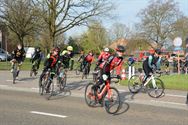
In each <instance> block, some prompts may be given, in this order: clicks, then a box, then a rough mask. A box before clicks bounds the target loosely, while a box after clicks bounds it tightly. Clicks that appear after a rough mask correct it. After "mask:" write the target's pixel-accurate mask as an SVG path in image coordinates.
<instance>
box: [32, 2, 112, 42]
mask: <svg viewBox="0 0 188 125" xmlns="http://www.w3.org/2000/svg"><path fill="white" fill-rule="evenodd" d="M33 3H35V5H37V6H40V7H41V8H42V9H43V12H44V13H43V14H42V16H43V18H44V20H45V22H46V23H47V25H48V29H49V33H50V34H49V35H50V40H51V41H52V43H53V46H54V44H55V40H56V39H55V38H56V37H57V36H58V35H60V34H62V33H65V32H66V31H67V30H69V29H71V28H73V27H75V26H79V25H83V24H87V20H88V19H91V18H92V17H96V16H98V17H99V16H102V15H103V17H104V16H106V15H108V14H109V13H110V11H111V9H112V7H113V6H112V3H111V2H110V0H42V1H41V0H33Z"/></svg>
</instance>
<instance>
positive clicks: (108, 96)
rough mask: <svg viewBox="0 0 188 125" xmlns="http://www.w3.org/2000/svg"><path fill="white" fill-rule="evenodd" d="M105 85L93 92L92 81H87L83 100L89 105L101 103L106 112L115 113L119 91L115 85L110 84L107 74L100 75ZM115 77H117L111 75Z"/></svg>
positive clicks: (118, 104)
mask: <svg viewBox="0 0 188 125" xmlns="http://www.w3.org/2000/svg"><path fill="white" fill-rule="evenodd" d="M102 78H103V81H104V82H105V85H103V86H102V88H101V89H98V91H97V92H94V91H95V90H94V87H93V86H94V85H95V84H94V83H89V84H88V85H87V86H86V88H85V101H86V104H87V105H88V106H90V107H95V106H96V105H97V104H101V106H102V107H104V108H105V110H106V111H107V113H109V114H115V113H117V112H118V111H119V109H120V105H121V101H120V94H119V91H118V90H117V89H116V88H115V87H111V86H110V81H109V80H108V76H107V75H105V74H104V75H103V76H102ZM113 78H116V79H117V77H113Z"/></svg>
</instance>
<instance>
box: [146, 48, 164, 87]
mask: <svg viewBox="0 0 188 125" xmlns="http://www.w3.org/2000/svg"><path fill="white" fill-rule="evenodd" d="M160 54H161V50H160V49H156V50H155V52H154V54H151V55H150V56H149V57H147V58H146V60H145V61H144V62H143V70H144V73H145V78H144V80H143V83H145V81H146V79H147V78H148V77H149V76H150V75H151V73H153V71H154V70H157V69H158V70H160V64H161V55H160Z"/></svg>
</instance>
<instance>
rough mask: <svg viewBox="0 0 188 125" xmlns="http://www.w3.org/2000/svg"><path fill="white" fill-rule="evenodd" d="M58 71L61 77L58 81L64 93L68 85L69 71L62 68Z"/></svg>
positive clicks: (58, 77)
mask: <svg viewBox="0 0 188 125" xmlns="http://www.w3.org/2000/svg"><path fill="white" fill-rule="evenodd" d="M58 70H59V71H58V72H59V75H58V76H57V81H58V84H59V89H60V91H63V90H64V88H65V87H66V83H67V70H66V69H64V68H63V67H60V68H59V69H58Z"/></svg>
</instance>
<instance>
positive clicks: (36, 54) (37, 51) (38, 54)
mask: <svg viewBox="0 0 188 125" xmlns="http://www.w3.org/2000/svg"><path fill="white" fill-rule="evenodd" d="M41 59H42V54H41V50H40V47H36V48H35V52H34V54H33V55H32V58H31V62H32V69H33V68H34V65H35V64H37V69H36V70H38V69H39V66H40V61H41Z"/></svg>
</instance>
